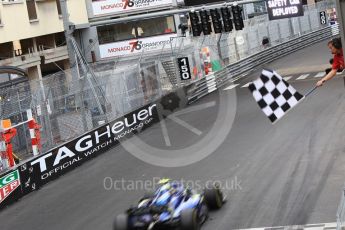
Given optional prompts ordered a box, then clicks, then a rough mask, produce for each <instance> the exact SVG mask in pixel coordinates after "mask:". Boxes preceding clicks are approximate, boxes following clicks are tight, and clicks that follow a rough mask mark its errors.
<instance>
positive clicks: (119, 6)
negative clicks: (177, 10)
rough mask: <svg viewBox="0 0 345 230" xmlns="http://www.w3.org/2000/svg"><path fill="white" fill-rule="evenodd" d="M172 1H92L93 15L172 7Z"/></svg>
mask: <svg viewBox="0 0 345 230" xmlns="http://www.w3.org/2000/svg"><path fill="white" fill-rule="evenodd" d="M172 4H173V1H172V0H105V1H93V2H92V9H93V14H94V15H95V16H97V15H103V14H111V13H127V12H131V11H136V10H143V9H155V8H157V7H160V6H169V5H172Z"/></svg>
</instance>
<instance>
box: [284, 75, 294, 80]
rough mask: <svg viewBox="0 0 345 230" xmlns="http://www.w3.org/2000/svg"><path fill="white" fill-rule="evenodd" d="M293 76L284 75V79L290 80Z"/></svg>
mask: <svg viewBox="0 0 345 230" xmlns="http://www.w3.org/2000/svg"><path fill="white" fill-rule="evenodd" d="M291 78H292V76H289V77H284V78H283V79H284V80H285V81H288V80H290V79H291Z"/></svg>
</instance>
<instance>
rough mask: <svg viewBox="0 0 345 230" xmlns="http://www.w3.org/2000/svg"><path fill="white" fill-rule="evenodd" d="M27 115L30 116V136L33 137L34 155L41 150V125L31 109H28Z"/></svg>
mask: <svg viewBox="0 0 345 230" xmlns="http://www.w3.org/2000/svg"><path fill="white" fill-rule="evenodd" d="M26 112H27V116H28V127H29V131H30V137H31V146H32V153H33V154H34V156H37V155H38V154H39V153H40V152H39V149H40V137H39V133H38V130H39V125H38V124H37V123H36V121H35V119H34V118H33V117H32V112H31V110H27V111H26Z"/></svg>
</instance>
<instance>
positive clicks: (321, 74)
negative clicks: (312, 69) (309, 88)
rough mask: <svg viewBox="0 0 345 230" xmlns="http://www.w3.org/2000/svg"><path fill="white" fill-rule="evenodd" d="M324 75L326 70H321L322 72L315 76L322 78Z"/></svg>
mask: <svg viewBox="0 0 345 230" xmlns="http://www.w3.org/2000/svg"><path fill="white" fill-rule="evenodd" d="M323 76H325V72H320V73H318V74H316V75H315V76H314V77H315V78H320V77H323Z"/></svg>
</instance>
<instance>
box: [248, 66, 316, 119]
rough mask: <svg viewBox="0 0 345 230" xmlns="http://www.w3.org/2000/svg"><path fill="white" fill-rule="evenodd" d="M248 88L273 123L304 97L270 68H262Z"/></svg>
mask: <svg viewBox="0 0 345 230" xmlns="http://www.w3.org/2000/svg"><path fill="white" fill-rule="evenodd" d="M249 90H250V91H251V92H252V94H253V97H254V99H255V100H256V102H257V103H258V105H259V107H260V108H261V110H262V111H263V112H264V113H265V114H266V116H267V117H268V118H269V119H270V121H271V122H272V123H273V124H274V123H276V122H277V121H278V120H279V119H281V118H282V117H283V116H284V115H285V114H287V113H288V112H289V111H290V110H291V109H292V108H293V107H295V106H296V105H298V103H300V102H301V101H302V100H303V99H304V98H305V96H303V95H302V94H300V93H299V92H297V91H296V90H295V89H294V88H293V87H292V86H291V85H290V84H289V83H287V82H286V81H285V80H284V79H283V78H282V77H281V76H280V75H279V74H277V73H276V72H275V71H271V70H263V71H262V73H261V76H260V77H259V78H258V79H257V80H255V81H254V82H252V83H251V84H250V85H249ZM313 90H314V89H313Z"/></svg>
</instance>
